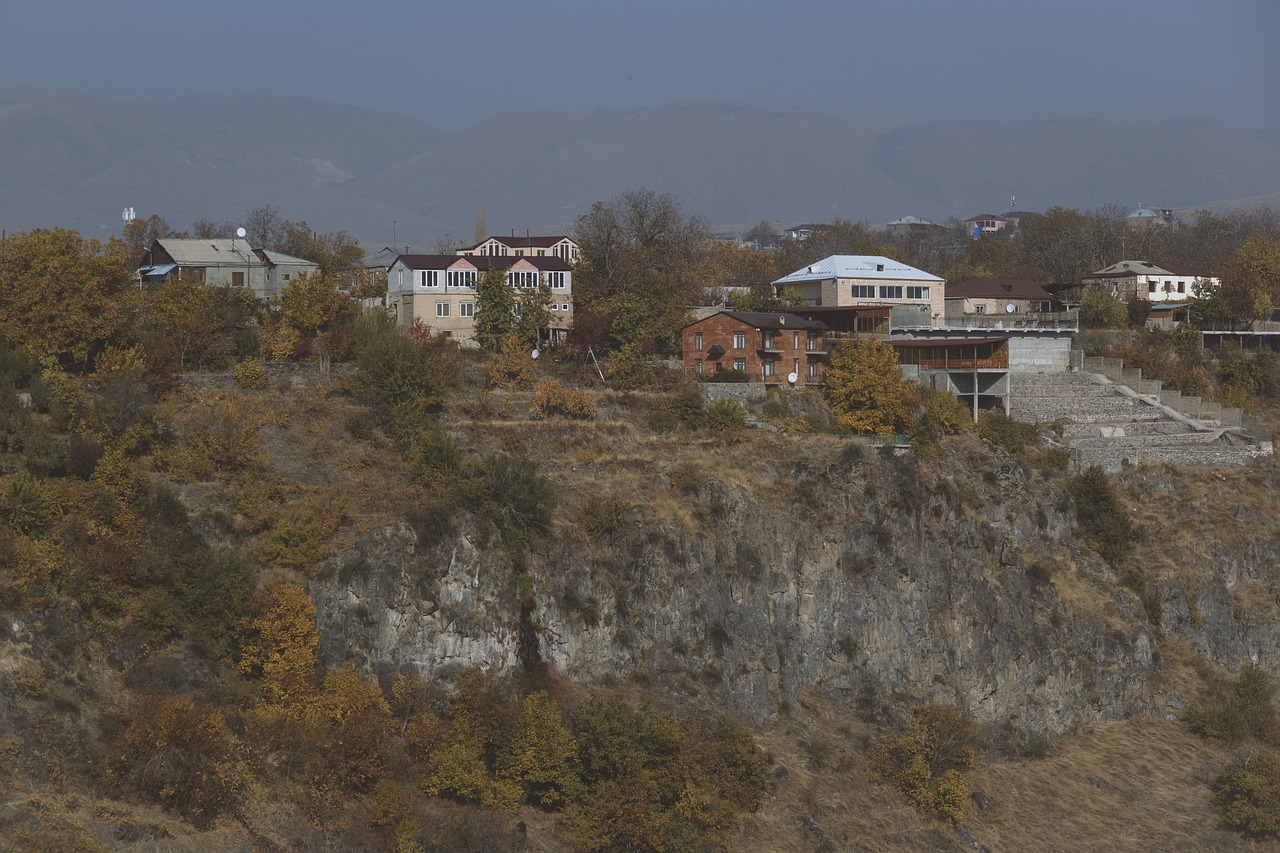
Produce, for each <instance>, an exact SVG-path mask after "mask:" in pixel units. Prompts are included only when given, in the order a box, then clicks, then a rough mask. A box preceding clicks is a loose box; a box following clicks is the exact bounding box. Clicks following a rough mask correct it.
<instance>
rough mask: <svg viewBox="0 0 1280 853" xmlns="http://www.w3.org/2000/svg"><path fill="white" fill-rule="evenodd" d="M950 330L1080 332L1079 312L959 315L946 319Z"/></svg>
mask: <svg viewBox="0 0 1280 853" xmlns="http://www.w3.org/2000/svg"><path fill="white" fill-rule="evenodd" d="M946 324H947V328H949V329H1044V330H1046V331H1054V330H1063V331H1071V332H1074V331H1078V330H1079V328H1080V312H1079V311H1033V312H1029V313H1025V314H959V315H951V316H949V317H947V318H946Z"/></svg>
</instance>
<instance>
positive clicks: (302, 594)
mask: <svg viewBox="0 0 1280 853" xmlns="http://www.w3.org/2000/svg"><path fill="white" fill-rule="evenodd" d="M253 611H254V612H253V615H251V616H248V617H246V618H245V619H244V620H242V621H241V623H240V648H241V652H240V671H241V672H244V673H248V674H253V675H257V676H259V677H260V679H261V682H262V693H263V698H264V699H265V700H266V701H267V702H269V703H273V704H278V705H296V704H298V703H299V702H301V701H303V700H304V699H307V698H308V697H311V696H312V695H313V694H314V693H315V679H316V665H317V649H318V648H319V643H320V640H319V636H318V634H317V633H316V628H315V624H314V620H315V615H316V608H315V605H313V604H312V603H311V599H310V598H309V597H308V596H307V591H306V590H305V589H303V588H302V587H300V586H296V585H294V584H287V583H282V584H277V585H275V586H273V587H270V588H268V589H265V590H263V591H262V592H261V593H259V595H258V597H257V600H256V602H255V606H254V607H253Z"/></svg>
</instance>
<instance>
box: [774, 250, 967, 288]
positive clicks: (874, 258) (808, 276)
mask: <svg viewBox="0 0 1280 853" xmlns="http://www.w3.org/2000/svg"><path fill="white" fill-rule="evenodd" d="M828 278H870V279H883V280H885V281H922V282H936V283H937V284H942V283H943V281H944V279H941V278H938V277H937V276H936V275H933V274H931V273H927V272H925V271H924V270H919V269H916V268H915V267H913V266H911V265H909V264H904V263H902V262H901V261H895V260H893V259H892V258H886V257H884V256H882V255H831V256H829V257H826V258H823V259H822V260H820V261H817V262H816V263H813V264H810V265H809V266H807V267H803V268H801V269H798V270H796V271H795V272H793V273H791V274H790V275H785V276H783V277H782V278H780V279H777V280H776V281H774V282H773V283H774V284H792V283H795V282H802V281H821V280H823V279H828Z"/></svg>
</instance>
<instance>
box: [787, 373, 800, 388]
mask: <svg viewBox="0 0 1280 853" xmlns="http://www.w3.org/2000/svg"><path fill="white" fill-rule="evenodd" d="M799 378H800V374H799V373H796V372H795V371H792V372H791V373H788V374H787V381H788V382H790V383H791V384H792V385H795V384H796V380H797V379H799Z"/></svg>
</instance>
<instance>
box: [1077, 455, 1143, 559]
mask: <svg viewBox="0 0 1280 853" xmlns="http://www.w3.org/2000/svg"><path fill="white" fill-rule="evenodd" d="M1071 497H1072V498H1073V499H1074V500H1075V504H1076V519H1077V520H1078V521H1079V522H1080V527H1081V528H1082V529H1083V530H1084V532H1085V535H1086V536H1088V537H1089V539H1090V540H1092V542H1093V544H1094V547H1096V548H1097V549H1098V553H1099V554H1101V555H1102V558H1103V559H1104V560H1106V561H1107V562H1108V563H1109V564H1111V565H1112V566H1115V565H1116V564H1118V563H1119V562H1121V561H1122V560H1123V559H1124V558H1125V557H1126V556H1128V554H1129V552H1130V551H1131V550H1133V544H1134V541H1135V540H1136V539H1137V531H1136V530H1135V528H1134V526H1133V522H1132V521H1130V520H1129V513H1128V510H1126V509H1125V508H1124V507H1123V506H1122V505H1121V504H1120V500H1119V498H1117V497H1116V493H1115V490H1114V489H1113V488H1112V487H1111V481H1109V480H1108V479H1107V475H1106V474H1104V473H1103V471H1102V469H1101V468H1099V467H1098V466H1096V465H1093V466H1091V467H1089V468H1088V469H1086V470H1085V472H1084V473H1082V474H1080V475H1079V476H1078V477H1074V478H1073V479H1072V480H1071Z"/></svg>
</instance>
